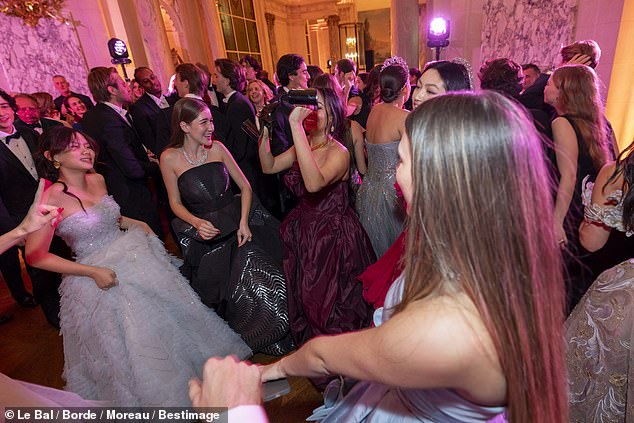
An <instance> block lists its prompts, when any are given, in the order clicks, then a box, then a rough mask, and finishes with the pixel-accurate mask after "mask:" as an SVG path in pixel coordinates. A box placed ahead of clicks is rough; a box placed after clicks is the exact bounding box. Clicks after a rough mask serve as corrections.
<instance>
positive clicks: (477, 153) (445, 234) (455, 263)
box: [397, 92, 568, 423]
mask: <svg viewBox="0 0 634 423" xmlns="http://www.w3.org/2000/svg"><path fill="white" fill-rule="evenodd" d="M405 128H406V131H407V135H408V137H409V139H410V140H411V156H412V176H413V179H412V180H413V186H414V188H413V189H414V191H413V198H412V203H411V205H410V206H411V209H410V216H409V219H410V221H409V231H408V236H407V248H406V252H407V253H406V259H405V277H406V284H405V288H404V295H403V301H402V303H401V305H400V306H399V307H398V308H397V311H401V310H403V309H405V308H406V307H407V306H408V304H411V303H413V302H414V301H417V300H420V299H423V298H425V297H428V296H430V295H435V294H442V293H446V292H450V291H456V290H458V291H461V292H464V293H466V294H467V295H468V296H469V298H470V299H471V300H472V301H473V303H474V304H475V306H476V307H477V309H478V311H479V313H480V316H481V317H482V320H483V322H484V324H485V325H486V327H487V329H488V332H489V334H490V336H491V338H492V340H493V343H494V345H495V348H496V350H497V354H498V357H499V360H500V364H501V366H502V369H503V371H504V375H505V377H506V382H507V389H508V392H507V401H508V419H509V421H511V422H513V423H523V422H526V423H528V422H564V421H567V420H568V401H567V397H566V379H565V366H564V344H563V332H562V325H563V322H564V282H563V278H562V265H561V259H560V252H559V250H558V248H557V242H556V239H555V234H554V232H553V203H552V199H551V195H550V190H549V179H548V176H547V175H548V171H547V167H546V162H545V158H544V155H543V152H542V147H541V143H540V138H539V136H538V134H537V132H536V130H535V127H534V125H533V123H532V121H531V120H530V119H529V117H528V116H527V114H526V112H525V111H523V110H521V109H520V108H519V107H518V106H517V105H516V104H515V103H514V102H513V101H511V100H509V99H506V98H505V97H503V96H502V95H500V94H498V93H495V92H483V93H478V94H475V93H466V92H462V93H450V94H446V95H443V96H438V97H435V98H432V99H430V100H429V101H426V102H425V103H423V104H422V105H421V106H419V107H418V108H417V109H416V110H415V111H413V112H412V113H411V114H410V115H409V116H408V117H407V119H406V121H405Z"/></svg>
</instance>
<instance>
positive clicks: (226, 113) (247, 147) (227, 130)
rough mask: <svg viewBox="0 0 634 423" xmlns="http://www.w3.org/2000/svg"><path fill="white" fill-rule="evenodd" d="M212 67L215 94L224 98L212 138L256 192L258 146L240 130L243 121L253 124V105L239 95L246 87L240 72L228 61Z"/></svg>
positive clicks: (221, 60)
mask: <svg viewBox="0 0 634 423" xmlns="http://www.w3.org/2000/svg"><path fill="white" fill-rule="evenodd" d="M214 65H215V72H214V83H215V85H216V90H217V91H218V92H219V93H221V94H222V95H223V96H224V98H223V99H222V101H221V102H220V111H221V112H222V113H221V115H219V117H218V118H217V119H216V120H215V121H214V126H215V128H216V134H217V135H218V136H219V138H220V141H222V143H223V144H224V145H225V147H227V149H228V150H229V152H230V153H231V155H232V156H233V158H234V159H235V161H236V163H238V166H239V167H240V169H241V170H242V172H243V173H244V176H246V178H247V179H248V180H249V183H250V184H251V188H252V189H253V191H254V192H257V189H256V187H257V180H258V178H259V176H260V174H261V173H262V171H261V167H260V160H259V157H258V144H257V140H252V139H250V138H249V136H248V135H247V134H246V133H245V132H244V131H243V130H242V124H243V123H244V122H245V121H251V123H253V124H255V109H254V108H253V104H251V102H250V101H249V100H248V99H247V98H246V97H245V96H244V95H243V94H242V91H243V90H244V86H245V85H246V78H245V76H244V70H243V68H242V66H240V65H239V64H238V63H237V62H234V61H233V60H229V59H216V60H215V61H214ZM258 171H259V172H258Z"/></svg>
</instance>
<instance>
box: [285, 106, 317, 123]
mask: <svg viewBox="0 0 634 423" xmlns="http://www.w3.org/2000/svg"><path fill="white" fill-rule="evenodd" d="M312 112H313V110H312V109H309V108H308V107H302V106H297V107H295V108H294V109H293V111H292V112H291V114H290V115H289V116H288V121H289V122H290V123H295V124H297V123H302V122H303V121H304V119H306V117H307V116H308V115H309V114H311V113H312Z"/></svg>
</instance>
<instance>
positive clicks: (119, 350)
mask: <svg viewBox="0 0 634 423" xmlns="http://www.w3.org/2000/svg"><path fill="white" fill-rule="evenodd" d="M78 261H79V262H81V263H84V264H89V265H93V266H101V267H107V268H110V269H112V270H114V271H115V272H116V274H117V280H118V285H117V286H116V287H113V288H111V289H109V290H107V291H104V290H101V289H99V288H98V287H97V285H96V284H95V282H94V280H92V279H90V278H87V277H79V276H65V277H64V279H63V282H62V285H61V287H60V291H61V295H62V301H61V311H60V320H61V333H62V336H63V337H64V357H65V365H64V378H65V379H66V382H67V385H66V389H67V390H69V391H72V392H75V393H77V394H79V395H80V396H81V397H83V398H85V399H90V400H105V401H110V402H113V403H114V405H117V406H189V405H190V404H191V403H190V400H189V397H188V393H187V391H188V385H187V384H188V381H189V379H190V378H192V377H194V376H199V375H200V372H201V370H202V366H203V364H204V362H205V360H206V359H207V358H209V357H211V356H226V355H230V354H235V355H237V356H238V357H239V358H241V359H243V358H246V357H248V356H250V354H251V350H250V349H249V347H248V346H247V345H246V344H245V343H244V342H243V341H242V339H241V338H240V336H239V335H238V334H236V333H235V332H233V331H232V330H231V329H230V328H229V326H228V325H227V324H226V322H225V321H224V320H222V319H221V318H219V317H218V316H217V315H216V314H215V313H214V312H213V311H212V310H210V309H209V308H207V307H206V306H204V305H203V304H202V303H201V302H200V299H199V298H198V296H197V295H196V294H195V293H194V292H193V291H192V289H191V288H190V286H189V283H188V282H187V280H186V279H185V278H183V277H182V275H181V274H180V273H179V271H178V269H177V268H176V267H175V266H174V264H173V263H172V257H170V256H169V255H168V254H167V252H166V251H165V248H164V247H163V245H162V243H161V242H160V241H159V240H158V239H157V238H156V237H153V236H148V235H146V234H145V232H143V231H142V230H140V229H137V228H134V229H131V230H130V231H128V232H126V233H125V234H123V235H122V236H120V237H118V238H117V239H115V240H114V241H113V242H111V243H110V244H109V245H107V246H104V248H101V249H99V250H98V251H97V252H95V253H93V254H91V255H89V256H87V257H83V258H82V259H80V260H78Z"/></svg>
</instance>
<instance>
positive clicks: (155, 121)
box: [130, 66, 174, 157]
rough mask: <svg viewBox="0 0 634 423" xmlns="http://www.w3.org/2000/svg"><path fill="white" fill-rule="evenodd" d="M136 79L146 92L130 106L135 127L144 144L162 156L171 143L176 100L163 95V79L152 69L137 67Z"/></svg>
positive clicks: (158, 155)
mask: <svg viewBox="0 0 634 423" xmlns="http://www.w3.org/2000/svg"><path fill="white" fill-rule="evenodd" d="M134 79H135V80H136V81H137V82H138V83H139V85H141V86H142V87H143V89H144V90H145V94H143V95H142V96H141V97H140V98H139V99H138V100H137V101H136V102H135V103H134V104H133V105H132V106H130V113H131V114H132V119H133V121H134V127H135V128H136V130H137V132H138V133H139V136H140V137H141V141H142V142H143V145H145V146H146V147H147V148H148V149H149V150H150V151H151V152H152V153H154V154H155V155H156V157H160V156H161V153H162V152H163V150H164V149H165V147H167V145H168V144H169V140H170V132H171V126H170V118H171V115H172V106H173V105H174V104H173V103H174V102H171V101H170V99H168V98H166V97H165V96H164V95H163V87H162V86H161V81H160V80H159V78H158V77H157V76H156V74H155V73H154V72H153V71H152V69H150V68H148V67H145V66H141V67H139V68H136V69H135V70H134Z"/></svg>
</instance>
